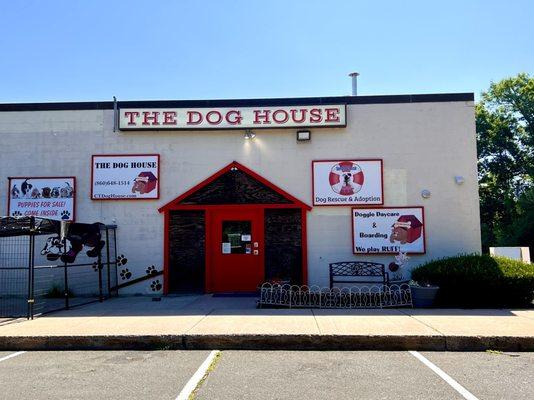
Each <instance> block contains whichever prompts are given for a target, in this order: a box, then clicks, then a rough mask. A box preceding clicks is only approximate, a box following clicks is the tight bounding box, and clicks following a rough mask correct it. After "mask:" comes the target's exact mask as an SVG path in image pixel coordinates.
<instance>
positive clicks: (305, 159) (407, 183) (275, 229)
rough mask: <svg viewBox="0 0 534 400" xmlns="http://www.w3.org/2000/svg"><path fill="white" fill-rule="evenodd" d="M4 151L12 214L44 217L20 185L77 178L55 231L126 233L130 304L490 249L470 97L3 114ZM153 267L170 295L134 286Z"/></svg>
mask: <svg viewBox="0 0 534 400" xmlns="http://www.w3.org/2000/svg"><path fill="white" fill-rule="evenodd" d="M114 107H115V108H114ZM314 110H315V111H314ZM300 121H302V122H300ZM297 131H305V132H309V134H308V133H301V134H300V135H301V138H306V137H307V136H308V135H309V136H310V139H309V140H297ZM245 134H246V135H247V136H248V137H249V138H248V139H246V138H245ZM254 135H255V137H253V138H250V137H251V136H254ZM0 143H1V155H2V157H1V158H0V175H1V177H2V179H4V183H5V184H4V185H3V186H2V187H3V189H2V190H1V191H0V208H1V209H2V210H4V211H3V212H2V213H4V214H6V215H7V214H8V213H10V214H13V213H14V212H19V213H20V215H23V214H24V213H25V211H24V210H25V209H27V210H33V211H31V212H34V213H39V212H42V210H41V208H42V207H40V206H35V207H33V208H31V207H30V206H31V204H30V203H31V201H28V200H32V194H31V193H30V192H27V193H21V192H20V190H21V188H20V182H23V180H26V181H27V182H29V183H31V182H32V180H34V179H38V178H48V177H75V188H74V192H75V193H74V200H75V205H74V207H75V210H72V211H73V212H72V215H71V213H70V212H69V214H68V215H67V214H65V213H63V211H65V210H63V211H62V210H59V211H60V212H59V211H58V214H57V216H56V218H61V217H62V216H63V217H64V218H72V217H75V219H76V221H77V222H96V221H99V222H103V223H110V224H111V223H116V224H117V225H118V230H117V234H118V244H119V254H124V255H125V256H126V257H127V258H128V260H129V261H128V265H127V268H128V270H129V272H131V274H130V275H129V277H128V278H127V279H123V280H119V281H120V283H121V284H122V285H123V288H122V289H121V293H154V292H161V291H164V292H165V293H173V292H188V291H204V292H234V291H250V290H253V289H254V288H255V287H256V286H257V284H259V283H260V282H262V281H264V280H282V281H286V280H288V281H292V282H295V283H308V284H317V285H321V286H323V285H324V286H326V285H328V264H329V263H331V262H336V261H348V260H368V261H376V262H380V263H384V264H385V266H386V268H387V266H388V264H389V263H390V262H392V261H394V258H393V256H394V254H393V253H396V252H398V250H401V251H407V252H408V253H409V254H410V257H411V258H410V260H409V263H408V266H407V268H408V269H409V268H411V267H413V266H415V265H418V264H420V263H421V262H423V261H425V260H429V259H434V258H438V257H444V256H452V255H456V254H458V253H471V252H480V249H481V243H480V221H479V198H478V186H477V155H476V141H475V121H474V102H473V94H471V93H467V94H466V93H458V94H437V95H400V96H348V97H329V98H321V97H317V98H303V99H297V98H287V99H249V100H206V101H135V102H134V101H126V102H118V103H113V102H83V103H35V104H0ZM94 156H96V157H94ZM314 161H315V162H314ZM313 162H314V163H313ZM97 163H98V165H97ZM114 164H115V165H116V166H117V168H113V165H114ZM312 164H313V166H314V167H315V168H314V170H315V174H314V173H313V171H312ZM121 165H122V167H121ZM10 177H11V178H15V179H11V180H8V178H10ZM21 178H22V179H23V180H22V181H21V180H18V179H21ZM17 182H19V183H18V185H19V186H17V190H19V192H18V193H15V192H14V191H13V185H14V184H16V183H17ZM136 183H137V184H138V185H140V186H137V187H136V188H134V185H135V184H136ZM37 186H38V185H37V184H35V185H34V187H37ZM52 186H53V185H51V186H50V189H53V187H52ZM34 194H35V198H34V199H33V200H38V201H39V202H41V201H43V200H44V199H53V198H52V197H51V194H50V193H48V191H45V193H44V194H43V193H42V188H40V192H39V193H37V192H36V193H34ZM8 198H9V201H8ZM58 198H59V197H58ZM127 198H128V199H127ZM328 199H330V200H328ZM19 201H26V203H28V204H30V205H29V206H28V207H30V208H28V207H26V206H25V205H24V204H26V203H24V204H22V203H20V207H19V208H17V206H16V204H17V202H19ZM8 202H9V205H8ZM48 203H51V202H48ZM326 203H330V204H328V205H327V204H326ZM42 204H43V207H44V208H46V207H47V206H46V204H45V203H42ZM25 207H26V208H25ZM421 207H422V208H421ZM353 220H354V221H353ZM395 229H398V231H397V232H396V231H395ZM406 232H408V233H406ZM398 234H400V236H398V237H397V236H395V237H392V235H398ZM402 235H406V236H402ZM382 253H391V254H382ZM152 266H153V267H154V268H155V270H157V271H164V273H163V275H160V276H158V281H159V282H160V283H161V284H162V285H161V287H160V286H154V285H151V284H149V281H143V280H141V281H140V282H138V283H136V284H131V285H130V284H128V280H134V279H136V278H140V277H143V276H145V275H146V274H147V270H148V269H149V267H152ZM119 270H120V266H119ZM407 276H409V273H408V271H407V270H406V271H404V277H407ZM151 282H153V280H151Z"/></svg>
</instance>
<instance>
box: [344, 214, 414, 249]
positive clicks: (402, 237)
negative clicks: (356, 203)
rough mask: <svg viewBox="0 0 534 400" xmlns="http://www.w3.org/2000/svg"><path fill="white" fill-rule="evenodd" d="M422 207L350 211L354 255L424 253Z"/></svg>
mask: <svg viewBox="0 0 534 400" xmlns="http://www.w3.org/2000/svg"><path fill="white" fill-rule="evenodd" d="M424 218H425V217H424V209H423V207H395V208H394V207H384V208H352V234H353V252H354V254H368V253H375V254H380V253H383V254H389V253H399V252H401V251H402V252H403V253H412V254H417V253H419V254H423V253H425V231H424V230H425V219H424Z"/></svg>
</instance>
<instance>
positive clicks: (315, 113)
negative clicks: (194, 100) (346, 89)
mask: <svg viewBox="0 0 534 400" xmlns="http://www.w3.org/2000/svg"><path fill="white" fill-rule="evenodd" d="M346 114H347V106H346V105H345V104H331V105H306V106H259V107H232V108H228V107H204V108H147V109H145V108H120V109H119V129H120V130H194V129H197V130H198V129H200V130H212V129H245V128H253V129H274V128H302V127H308V128H311V127H316V128H326V127H344V126H346V124H347V122H346Z"/></svg>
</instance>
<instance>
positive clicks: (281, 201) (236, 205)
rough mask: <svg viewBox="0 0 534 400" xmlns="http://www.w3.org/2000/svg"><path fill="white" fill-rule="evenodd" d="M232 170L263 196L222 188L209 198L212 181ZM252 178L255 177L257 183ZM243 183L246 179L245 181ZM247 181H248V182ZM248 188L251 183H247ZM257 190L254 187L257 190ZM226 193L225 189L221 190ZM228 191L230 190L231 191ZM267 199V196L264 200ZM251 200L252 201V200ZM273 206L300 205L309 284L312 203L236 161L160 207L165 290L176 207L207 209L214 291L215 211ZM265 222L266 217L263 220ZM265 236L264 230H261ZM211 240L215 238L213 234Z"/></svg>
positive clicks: (208, 262)
mask: <svg viewBox="0 0 534 400" xmlns="http://www.w3.org/2000/svg"><path fill="white" fill-rule="evenodd" d="M230 171H232V172H240V173H241V175H240V176H241V178H243V177H246V178H247V179H249V181H248V184H249V185H250V184H252V187H255V188H256V189H257V190H260V191H261V190H263V196H264V197H262V195H258V196H256V197H254V198H252V197H251V198H247V197H240V194H239V193H238V194H237V197H235V196H234V197H232V196H229V197H227V198H224V196H223V198H221V197H217V195H218V194H219V192H217V191H215V193H216V196H215V197H209V196H207V197H208V198H207V199H206V191H207V192H209V193H210V196H212V195H213V193H214V192H213V190H212V189H213V186H210V184H213V185H218V184H219V183H221V180H224V179H225V176H226V174H228V173H229V172H230ZM252 181H255V185H254V184H253V182H252ZM241 184H243V181H241ZM245 185H246V183H245ZM246 187H247V188H249V187H251V186H246ZM261 188H262V189H261ZM233 189H236V190H238V189H239V186H238V187H235V186H234V187H230V188H227V191H230V194H233V192H231V191H232V190H233ZM253 192H254V190H253ZM221 193H222V192H221ZM227 194H228V192H227ZM264 199H265V200H264ZM249 200H250V201H249ZM272 208H293V209H300V214H301V218H300V221H301V222H300V223H301V229H300V234H301V246H302V247H301V249H302V253H301V254H302V257H301V268H302V275H301V277H302V284H307V280H308V278H307V275H308V274H307V238H306V237H307V233H306V211H309V210H311V208H312V207H311V206H309V205H308V204H306V203H304V202H303V201H301V200H299V199H297V198H296V197H294V196H292V195H291V194H289V193H287V192H286V191H285V190H283V189H281V188H279V187H278V186H276V185H274V184H273V183H271V182H269V181H268V180H267V179H265V178H263V177H262V176H261V175H259V174H257V173H256V172H254V171H252V170H250V169H248V168H247V167H245V166H244V165H242V164H240V163H238V162H237V161H233V162H231V163H230V164H228V165H227V166H225V167H224V168H222V169H221V170H219V171H217V172H216V173H214V174H213V175H211V176H210V177H208V178H206V179H205V180H204V181H202V182H200V183H199V184H197V185H195V186H194V187H192V188H191V189H189V190H187V191H186V192H185V193H183V194H181V195H180V196H178V197H176V198H175V199H174V200H172V201H170V202H168V203H167V204H165V205H164V206H162V207H160V208H159V209H158V211H159V212H160V213H164V215H165V219H164V237H165V240H164V278H165V279H164V285H163V291H164V293H165V294H167V293H169V254H170V253H169V251H170V246H169V232H170V231H169V228H170V215H171V213H172V212H173V211H178V210H204V211H205V212H206V218H207V219H206V232H207V233H206V235H207V237H206V242H205V246H206V250H205V257H206V259H205V268H206V270H205V288H206V290H207V291H210V276H211V275H212V271H211V270H212V269H213V265H214V264H213V262H212V259H213V255H212V252H211V251H209V249H208V242H209V241H210V235H209V226H210V224H211V223H212V222H213V216H214V215H215V213H220V212H221V211H222V210H226V211H229V212H231V211H232V210H236V209H243V210H249V211H250V210H258V209H259V210H266V209H272ZM262 223H263V220H262ZM260 236H263V233H262V234H260ZM211 240H213V239H212V238H211Z"/></svg>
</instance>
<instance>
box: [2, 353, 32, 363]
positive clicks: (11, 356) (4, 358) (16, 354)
mask: <svg viewBox="0 0 534 400" xmlns="http://www.w3.org/2000/svg"><path fill="white" fill-rule="evenodd" d="M24 353H26V352H25V351H17V352H16V353H13V354H10V355H8V356H5V357H2V358H0V362H2V361H5V360H9V359H10V358H13V357H16V356H20V355H21V354H24Z"/></svg>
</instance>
